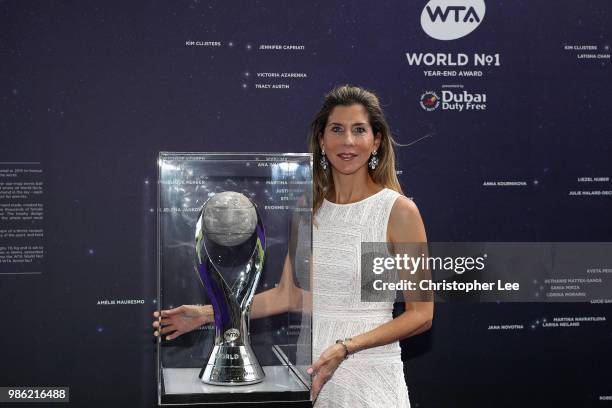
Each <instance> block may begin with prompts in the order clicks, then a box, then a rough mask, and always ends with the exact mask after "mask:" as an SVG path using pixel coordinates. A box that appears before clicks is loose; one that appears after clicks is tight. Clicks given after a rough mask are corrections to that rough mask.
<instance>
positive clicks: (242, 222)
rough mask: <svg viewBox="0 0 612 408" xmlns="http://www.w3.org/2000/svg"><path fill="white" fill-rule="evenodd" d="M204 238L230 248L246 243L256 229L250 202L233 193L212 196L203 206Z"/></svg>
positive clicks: (253, 210) (255, 215)
mask: <svg viewBox="0 0 612 408" xmlns="http://www.w3.org/2000/svg"><path fill="white" fill-rule="evenodd" d="M203 218H204V228H205V231H206V236H207V237H208V238H210V239H211V240H212V241H213V242H214V243H216V244H218V245H221V246H227V247H232V246H236V245H240V244H242V243H244V242H246V241H247V240H248V239H249V238H250V237H251V236H252V235H253V232H254V231H255V228H256V227H257V211H256V210H255V206H254V204H253V202H252V201H251V200H249V199H248V198H247V197H246V196H245V195H243V194H240V193H236V192H234V191H225V192H223V193H217V194H215V195H214V196H212V197H211V198H210V199H208V201H207V202H206V204H205V205H204V213H203Z"/></svg>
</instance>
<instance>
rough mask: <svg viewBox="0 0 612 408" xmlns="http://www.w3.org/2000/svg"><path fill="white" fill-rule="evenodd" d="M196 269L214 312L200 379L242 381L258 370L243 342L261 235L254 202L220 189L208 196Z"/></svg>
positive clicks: (253, 378) (257, 375)
mask: <svg viewBox="0 0 612 408" xmlns="http://www.w3.org/2000/svg"><path fill="white" fill-rule="evenodd" d="M195 241H196V269H197V272H198V275H199V276H200V279H201V280H202V284H203V285H204V288H205V289H206V292H207V294H208V297H209V299H210V302H211V303H212V307H213V310H214V314H215V345H214V348H213V349H212V352H211V354H210V357H209V359H208V362H207V363H206V365H205V366H204V367H203V368H202V371H201V372H200V378H201V379H202V381H203V382H204V383H207V384H215V385H247V384H254V383H258V382H260V381H262V380H263V378H264V372H263V370H262V368H261V366H260V365H259V362H258V361H257V358H256V357H255V353H254V352H253V349H252V348H251V345H250V342H249V313H250V310H251V301H252V300H253V295H254V294H255V289H256V288H257V282H258V281H259V277H260V276H261V272H262V269H263V263H264V255H265V245H266V238H265V233H264V227H263V223H262V221H261V218H260V216H259V213H258V212H257V207H256V206H255V204H254V203H253V202H252V201H251V200H250V199H249V198H247V197H246V196H244V195H243V194H240V193H237V192H233V191H226V192H223V193H217V194H215V195H214V196H212V197H211V198H209V199H208V200H207V201H206V202H205V203H204V205H203V206H202V209H201V210H200V213H199V216H198V221H197V224H196V231H195Z"/></svg>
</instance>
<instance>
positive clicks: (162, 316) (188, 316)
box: [153, 305, 214, 340]
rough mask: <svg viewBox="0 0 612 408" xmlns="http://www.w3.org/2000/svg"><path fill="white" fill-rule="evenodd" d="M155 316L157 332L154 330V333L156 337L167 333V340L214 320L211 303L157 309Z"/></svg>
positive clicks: (154, 323) (154, 322)
mask: <svg viewBox="0 0 612 408" xmlns="http://www.w3.org/2000/svg"><path fill="white" fill-rule="evenodd" d="M153 317H155V320H154V321H153V327H154V328H155V332H153V335H154V336H156V337H158V336H160V335H167V336H166V340H174V339H176V338H177V337H179V336H181V335H183V334H185V333H189V332H190V331H192V330H194V329H197V328H198V327H200V326H202V325H205V324H207V323H210V322H212V321H213V320H214V313H213V308H212V306H211V305H205V306H196V305H182V306H179V307H175V308H174V309H168V310H161V311H155V312H154V313H153Z"/></svg>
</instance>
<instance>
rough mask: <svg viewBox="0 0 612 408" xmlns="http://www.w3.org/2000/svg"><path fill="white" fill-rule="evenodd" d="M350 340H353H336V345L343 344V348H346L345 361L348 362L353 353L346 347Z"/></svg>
mask: <svg viewBox="0 0 612 408" xmlns="http://www.w3.org/2000/svg"><path fill="white" fill-rule="evenodd" d="M350 340H352V339H351V338H350V337H349V338H346V339H344V340H341V339H338V340H336V344H341V345H342V347H344V359H345V360H346V359H347V358H349V355H350V354H351V353H350V352H349V349H348V346H347V345H346V342H347V341H350Z"/></svg>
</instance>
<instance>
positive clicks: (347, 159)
mask: <svg viewBox="0 0 612 408" xmlns="http://www.w3.org/2000/svg"><path fill="white" fill-rule="evenodd" d="M380 138H381V136H380V133H378V134H376V135H374V133H372V127H371V126H370V122H369V119H368V113H367V111H366V109H365V108H364V107H363V105H360V104H355V105H350V106H336V107H335V108H334V109H333V110H332V111H331V113H330V114H329V117H328V118H327V124H326V125H325V129H324V131H323V136H322V137H321V138H320V139H319V146H320V147H321V149H322V150H324V151H325V155H326V156H327V159H328V160H329V161H330V163H331V165H332V167H333V168H334V169H335V170H337V171H339V172H340V173H342V174H353V173H355V172H356V171H357V170H359V169H361V168H363V167H364V166H367V165H368V160H369V159H370V155H371V154H372V153H373V152H374V151H376V150H378V147H379V146H380ZM366 171H367V168H366Z"/></svg>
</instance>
